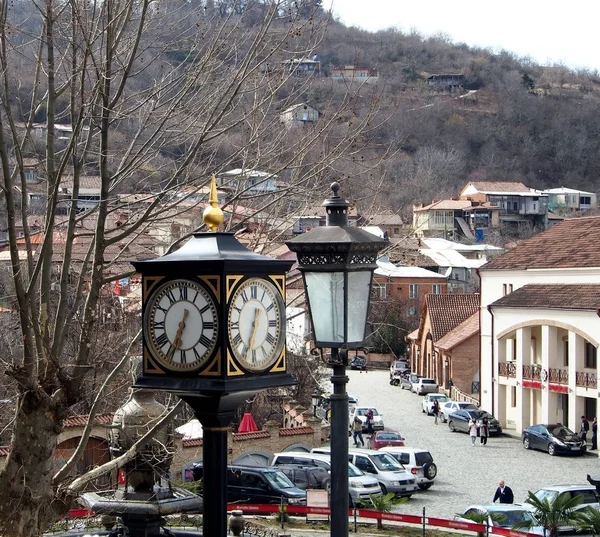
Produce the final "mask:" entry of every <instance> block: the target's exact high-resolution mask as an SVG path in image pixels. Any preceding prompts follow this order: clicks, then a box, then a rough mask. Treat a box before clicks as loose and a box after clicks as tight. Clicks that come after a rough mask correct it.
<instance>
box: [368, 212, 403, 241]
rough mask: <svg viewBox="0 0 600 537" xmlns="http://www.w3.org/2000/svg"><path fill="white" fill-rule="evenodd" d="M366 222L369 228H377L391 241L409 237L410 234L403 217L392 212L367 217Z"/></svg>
mask: <svg viewBox="0 0 600 537" xmlns="http://www.w3.org/2000/svg"><path fill="white" fill-rule="evenodd" d="M364 222H365V225H367V226H377V227H378V228H379V229H381V230H382V231H384V232H385V233H386V234H387V237H388V238H390V239H394V238H398V237H408V236H409V234H410V229H409V226H408V224H405V223H404V219H403V218H402V216H400V215H399V214H397V213H394V212H392V211H385V210H384V211H380V212H379V213H378V214H374V215H373V216H367V217H365V219H364Z"/></svg>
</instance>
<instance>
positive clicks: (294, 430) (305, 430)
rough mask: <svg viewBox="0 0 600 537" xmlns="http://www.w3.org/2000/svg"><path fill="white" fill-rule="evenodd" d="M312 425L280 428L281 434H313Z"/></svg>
mask: <svg viewBox="0 0 600 537" xmlns="http://www.w3.org/2000/svg"><path fill="white" fill-rule="evenodd" d="M313 432H314V430H313V428H312V427H288V428H287V429H279V436H295V435H298V434H312V433H313Z"/></svg>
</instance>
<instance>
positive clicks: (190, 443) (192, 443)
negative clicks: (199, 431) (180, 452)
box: [181, 438, 204, 447]
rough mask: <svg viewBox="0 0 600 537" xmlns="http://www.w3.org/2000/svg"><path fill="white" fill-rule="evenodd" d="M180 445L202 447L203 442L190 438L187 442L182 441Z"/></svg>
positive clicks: (199, 439)
mask: <svg viewBox="0 0 600 537" xmlns="http://www.w3.org/2000/svg"><path fill="white" fill-rule="evenodd" d="M181 444H182V446H183V447H197V446H203V445H204V440H203V439H202V438H190V439H189V440H183V442H182V443H181Z"/></svg>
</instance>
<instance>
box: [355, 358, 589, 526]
mask: <svg viewBox="0 0 600 537" xmlns="http://www.w3.org/2000/svg"><path fill="white" fill-rule="evenodd" d="M348 376H349V378H350V382H349V384H348V393H349V394H351V395H353V396H355V397H357V398H358V400H359V405H360V406H369V405H370V406H374V407H376V408H377V410H378V411H379V412H380V413H381V414H383V420H384V424H385V426H386V428H388V429H393V430H397V431H400V433H401V434H402V436H404V437H405V438H406V445H408V446H414V447H424V448H427V449H429V451H431V453H432V455H433V458H434V461H435V463H436V465H437V467H438V477H437V478H436V481H435V484H434V485H433V487H432V488H431V489H429V490H428V491H420V492H418V493H417V494H415V495H414V496H412V497H411V498H410V500H408V502H407V503H405V504H403V505H400V506H398V507H397V508H395V509H394V510H395V511H398V512H402V513H407V514H414V515H420V514H422V512H423V508H426V514H427V515H429V516H440V517H445V518H451V517H452V516H454V514H456V513H457V512H458V511H459V510H461V509H462V508H464V507H467V506H468V505H470V504H472V503H489V502H491V500H492V497H493V495H494V492H495V490H496V487H497V483H498V480H499V479H504V480H505V482H506V484H507V485H509V486H510V487H511V488H512V489H513V491H514V494H515V502H521V501H523V500H524V499H525V497H526V495H527V491H528V490H531V491H534V490H537V489H538V488H540V487H542V486H544V485H552V484H562V483H587V481H586V475H587V474H588V473H590V474H597V473H599V472H600V464H599V463H598V459H597V458H595V457H591V456H583V457H551V456H550V455H548V454H547V453H542V452H541V451H526V450H525V449H524V448H523V446H522V445H521V442H520V441H519V440H518V439H516V438H511V437H508V436H506V435H503V436H501V437H499V438H498V437H492V438H490V439H489V441H488V445H487V446H485V447H481V446H480V445H477V446H476V447H475V448H473V447H471V439H470V437H469V436H468V435H467V434H464V433H452V432H450V430H449V429H448V426H447V424H444V423H440V424H439V425H437V426H435V425H434V424H433V417H431V416H426V415H425V414H423V413H422V411H421V400H422V398H421V397H420V396H417V395H415V394H413V393H410V392H408V391H407V390H402V389H400V388H399V387H396V386H390V384H389V372H388V370H387V369H386V370H382V371H369V372H367V373H365V372H360V371H350V370H349V371H348Z"/></svg>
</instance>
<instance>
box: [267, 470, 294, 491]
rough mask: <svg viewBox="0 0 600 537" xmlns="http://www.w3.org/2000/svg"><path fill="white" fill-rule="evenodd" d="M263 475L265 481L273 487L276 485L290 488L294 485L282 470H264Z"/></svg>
mask: <svg viewBox="0 0 600 537" xmlns="http://www.w3.org/2000/svg"><path fill="white" fill-rule="evenodd" d="M264 476H265V478H266V479H267V481H268V482H269V483H270V484H271V485H273V487H276V488H278V489H291V488H294V487H295V486H296V485H294V483H292V482H291V481H290V479H289V477H288V476H286V475H285V474H284V473H283V472H280V471H278V470H273V471H271V472H265V473H264Z"/></svg>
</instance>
